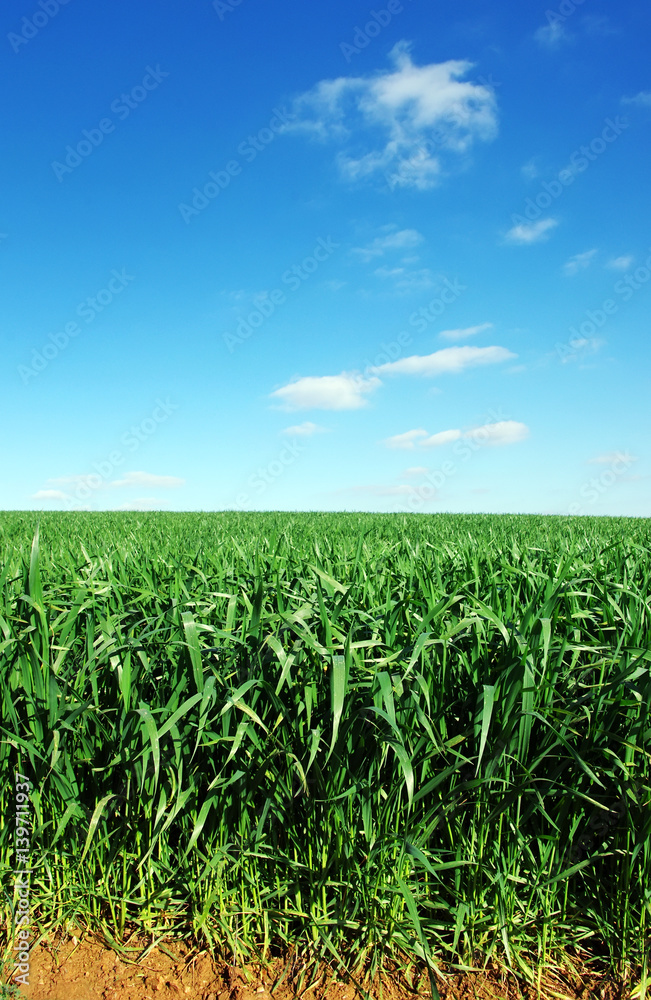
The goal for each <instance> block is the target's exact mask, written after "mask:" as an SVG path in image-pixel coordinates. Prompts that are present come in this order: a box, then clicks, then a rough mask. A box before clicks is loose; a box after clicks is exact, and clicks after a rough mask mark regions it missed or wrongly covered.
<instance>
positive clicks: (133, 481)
mask: <svg viewBox="0 0 651 1000" xmlns="http://www.w3.org/2000/svg"><path fill="white" fill-rule="evenodd" d="M108 485H109V486H111V487H113V488H122V487H124V486H151V487H153V488H159V489H175V488H176V487H177V486H183V485H185V479H179V478H178V477H177V476H156V475H154V474H153V473H151V472H127V473H125V476H124V479H114V480H113V482H111V483H109V484H108Z"/></svg>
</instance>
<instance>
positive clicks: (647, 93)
mask: <svg viewBox="0 0 651 1000" xmlns="http://www.w3.org/2000/svg"><path fill="white" fill-rule="evenodd" d="M622 104H636V105H637V106H638V107H639V108H651V90H641V91H640V92H639V94H636V95H635V97H622Z"/></svg>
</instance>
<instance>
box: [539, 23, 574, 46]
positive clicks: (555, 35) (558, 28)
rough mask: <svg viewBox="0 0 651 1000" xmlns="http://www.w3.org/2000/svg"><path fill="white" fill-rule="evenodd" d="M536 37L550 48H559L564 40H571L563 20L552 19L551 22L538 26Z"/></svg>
mask: <svg viewBox="0 0 651 1000" xmlns="http://www.w3.org/2000/svg"><path fill="white" fill-rule="evenodd" d="M534 38H535V39H536V41H537V42H539V43H540V44H541V45H544V46H545V48H548V49H557V48H558V47H559V45H562V44H563V42H567V41H569V35H568V33H567V31H566V30H565V27H564V26H563V23H562V21H550V22H549V24H545V25H544V26H543V27H542V28H538V31H537V32H536V33H535V35H534Z"/></svg>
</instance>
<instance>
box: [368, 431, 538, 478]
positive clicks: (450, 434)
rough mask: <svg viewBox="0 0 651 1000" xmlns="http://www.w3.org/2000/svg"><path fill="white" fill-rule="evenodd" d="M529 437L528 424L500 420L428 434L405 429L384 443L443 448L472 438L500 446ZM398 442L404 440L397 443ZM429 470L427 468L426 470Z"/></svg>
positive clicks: (386, 444) (405, 446)
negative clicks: (467, 428)
mask: <svg viewBox="0 0 651 1000" xmlns="http://www.w3.org/2000/svg"><path fill="white" fill-rule="evenodd" d="M528 437H529V428H528V427H527V425H526V424H523V423H520V422H519V421H517V420H499V421H496V422H495V423H491V424H483V425H482V426H481V427H473V428H471V429H470V430H468V431H462V430H460V429H458V428H454V429H452V430H446V431H438V433H436V434H429V435H428V434H427V431H423V430H422V429H419V430H414V431H405V432H404V433H403V434H394V436H393V437H390V438H387V439H386V440H385V441H384V442H383V443H384V445H385V447H387V448H397V447H400V448H403V449H404V450H413V449H414V448H415V447H416V446H417V447H418V448H442V447H444V446H445V445H447V444H452V443H453V442H454V441H459V440H461V439H465V440H468V439H470V440H472V441H475V442H477V443H478V444H482V445H488V446H494V447H498V446H501V445H509V444H517V443H518V442H519V441H524V440H526V438H528ZM396 442H403V443H401V444H396ZM418 471H422V470H418ZM424 471H425V472H427V469H425V470H424Z"/></svg>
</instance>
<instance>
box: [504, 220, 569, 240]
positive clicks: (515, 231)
mask: <svg viewBox="0 0 651 1000" xmlns="http://www.w3.org/2000/svg"><path fill="white" fill-rule="evenodd" d="M557 225H558V221H557V220H556V219H539V220H538V222H520V223H518V224H517V225H515V226H513V227H512V228H511V229H509V231H508V233H507V234H506V240H507V241H508V242H509V243H520V244H530V243H539V242H540V240H546V239H547V238H548V236H549V233H550V230H552V229H554V228H555V227H556V226H557Z"/></svg>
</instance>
